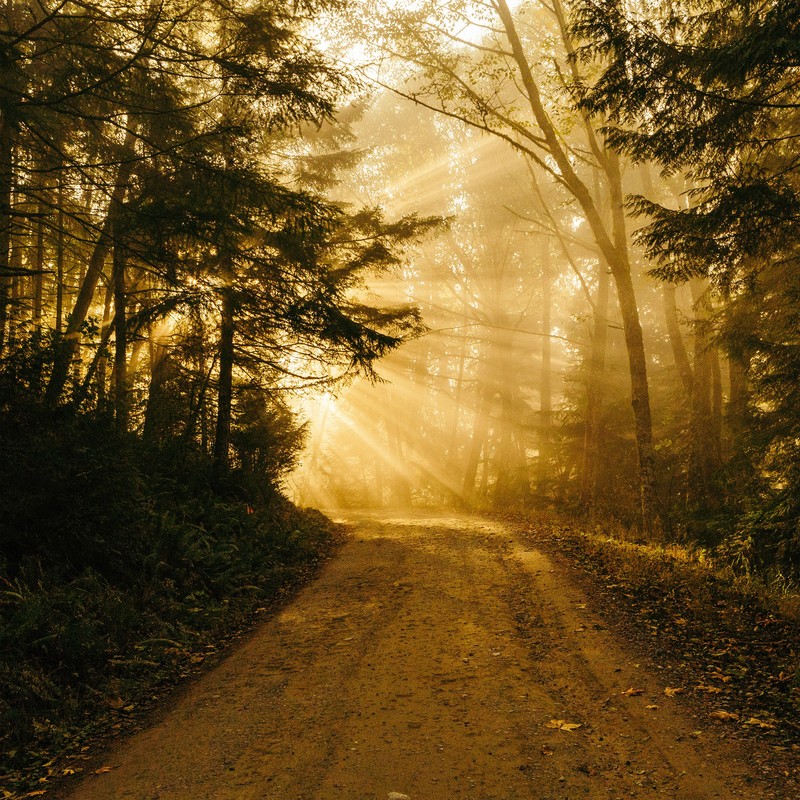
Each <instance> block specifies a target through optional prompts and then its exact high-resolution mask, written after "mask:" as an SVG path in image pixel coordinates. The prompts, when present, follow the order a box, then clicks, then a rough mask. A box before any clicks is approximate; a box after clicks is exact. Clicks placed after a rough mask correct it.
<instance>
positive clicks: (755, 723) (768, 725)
mask: <svg viewBox="0 0 800 800" xmlns="http://www.w3.org/2000/svg"><path fill="white" fill-rule="evenodd" d="M742 724H743V725H752V726H753V727H755V728H764V729H767V730H774V729H775V726H774V725H773V724H772V723H771V722H764V720H763V719H756V718H755V717H750V719H749V720H747V722H744V723H742Z"/></svg>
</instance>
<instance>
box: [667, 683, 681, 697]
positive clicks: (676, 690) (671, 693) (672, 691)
mask: <svg viewBox="0 0 800 800" xmlns="http://www.w3.org/2000/svg"><path fill="white" fill-rule="evenodd" d="M683 691H684V689H683V687H682V686H674V687H673V686H667V688H666V689H664V694H665V695H666V696H667V697H675V695H676V694H683Z"/></svg>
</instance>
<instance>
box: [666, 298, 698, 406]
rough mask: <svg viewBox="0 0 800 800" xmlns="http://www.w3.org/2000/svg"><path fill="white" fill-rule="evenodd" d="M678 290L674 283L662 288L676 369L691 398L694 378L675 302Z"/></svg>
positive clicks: (688, 396) (687, 394) (687, 395)
mask: <svg viewBox="0 0 800 800" xmlns="http://www.w3.org/2000/svg"><path fill="white" fill-rule="evenodd" d="M676 288H677V287H676V286H675V284H674V283H665V284H664V285H663V286H662V290H661V291H662V295H663V298H664V315H665V317H666V320H667V333H668V335H669V344H670V347H671V348H672V357H673V358H674V359H675V367H676V368H677V370H678V375H679V376H680V379H681V383H682V384H683V389H684V391H685V393H686V397H687V398H691V396H692V384H693V382H694V377H693V375H692V365H691V364H690V363H689V355H688V353H687V352H686V345H685V344H684V341H683V336H682V335H681V328H680V323H679V321H678V305H677V303H676V300H675V294H676Z"/></svg>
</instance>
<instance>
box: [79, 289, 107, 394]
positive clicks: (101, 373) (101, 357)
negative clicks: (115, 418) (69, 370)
mask: <svg viewBox="0 0 800 800" xmlns="http://www.w3.org/2000/svg"><path fill="white" fill-rule="evenodd" d="M113 297H114V287H113V286H112V284H110V283H109V284H108V285H107V286H106V296H105V299H104V300H103V322H102V324H101V325H100V346H99V347H98V348H97V354H96V356H95V360H96V361H97V405H98V408H103V407H104V406H105V403H106V386H107V384H108V380H107V378H108V355H107V353H108V350H107V349H106V348H107V346H108V341H109V339H110V338H111V300H112V299H113ZM94 366H95V365H94V361H93V362H92V364H91V366H90V368H89V371H87V377H88V376H89V372H93V371H94V369H93V368H94ZM84 383H86V381H85V380H84ZM85 395H86V392H85V391H83V389H81V396H82V397H85Z"/></svg>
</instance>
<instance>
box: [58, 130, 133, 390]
mask: <svg viewBox="0 0 800 800" xmlns="http://www.w3.org/2000/svg"><path fill="white" fill-rule="evenodd" d="M133 142H134V135H133V133H132V132H131V131H128V133H127V134H126V136H125V144H124V145H123V147H122V152H123V153H124V154H127V153H131V152H132V149H133ZM132 171H133V160H132V159H131V158H124V160H123V161H122V163H121V164H120V166H119V168H118V169H117V175H116V180H115V182H114V189H113V191H112V193H111V202H110V204H109V208H108V214H107V215H106V218H105V221H104V222H103V226H102V228H101V229H100V235H99V236H98V238H97V242H96V243H95V246H94V249H93V250H92V255H91V257H90V258H89V263H88V264H87V265H86V274H85V275H84V277H83V280H82V281H81V285H80V289H79V290H78V296H77V297H76V298H75V306H74V307H73V309H72V313H71V314H70V315H69V319H68V321H67V327H66V330H65V331H64V341H63V343H62V345H61V347H59V348H58V350H57V351H56V355H55V360H54V362H53V372H52V375H51V376H50V382H49V383H48V385H47V392H46V395H45V399H46V401H47V403H48V404H49V405H51V406H54V405H57V404H58V402H59V400H60V399H61V394H62V392H63V391H64V386H65V385H66V383H67V375H68V374H69V367H70V364H71V363H72V362H73V360H74V359H75V356H76V355H77V353H78V348H79V347H80V335H81V334H80V332H81V327H82V326H83V323H84V322H85V321H86V317H87V315H88V313H89V309H90V308H91V305H92V301H93V300H94V295H95V290H96V288H97V284H98V282H99V280H100V276H101V275H102V274H103V265H104V263H105V260H106V256H107V255H108V252H109V250H110V249H111V245H112V242H113V237H112V234H113V231H114V225H115V223H114V216H115V213H116V211H117V210H118V209H119V208H120V207H121V204H122V201H123V199H124V197H125V193H126V191H127V187H128V181H129V180H130V177H131V173H132Z"/></svg>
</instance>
